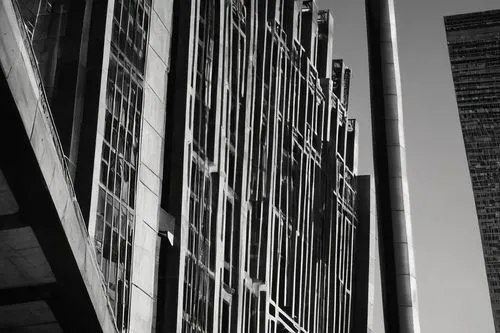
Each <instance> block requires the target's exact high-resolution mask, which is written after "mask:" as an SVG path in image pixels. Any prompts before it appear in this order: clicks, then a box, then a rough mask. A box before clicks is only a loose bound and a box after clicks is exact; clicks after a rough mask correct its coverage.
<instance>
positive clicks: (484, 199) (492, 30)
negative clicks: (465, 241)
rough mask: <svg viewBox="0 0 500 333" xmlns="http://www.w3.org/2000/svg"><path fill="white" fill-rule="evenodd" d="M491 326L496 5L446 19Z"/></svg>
mask: <svg viewBox="0 0 500 333" xmlns="http://www.w3.org/2000/svg"><path fill="white" fill-rule="evenodd" d="M445 26H446V34H447V39H448V49H449V55H450V61H451V70H452V74H453V81H454V84H455V93H456V99H457V104H458V111H459V116H460V122H461V126H462V134H463V139H464V144H465V151H466V154H467V160H468V164H469V172H470V177H471V181H472V188H473V191H474V199H475V204H476V211H477V217H478V220H479V229H480V231H481V238H482V245H483V252H484V259H485V265H486V275H487V278H488V285H489V291H490V298H491V304H492V311H493V317H494V321H495V330H496V332H497V333H498V332H500V171H499V166H500V148H499V147H500V126H499V124H500V10H496V11H487V12H480V13H472V14H463V15H455V16H449V17H446V18H445Z"/></svg>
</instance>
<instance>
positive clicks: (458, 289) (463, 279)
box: [318, 0, 500, 333]
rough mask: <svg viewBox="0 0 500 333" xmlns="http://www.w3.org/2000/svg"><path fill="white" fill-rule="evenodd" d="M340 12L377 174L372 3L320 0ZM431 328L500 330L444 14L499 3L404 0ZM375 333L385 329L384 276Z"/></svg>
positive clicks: (409, 142)
mask: <svg viewBox="0 0 500 333" xmlns="http://www.w3.org/2000/svg"><path fill="white" fill-rule="evenodd" d="M318 5H319V7H320V8H322V9H324V8H330V9H332V10H333V14H334V17H335V46H334V48H335V56H336V57H339V58H343V59H345V61H346V63H347V64H348V66H350V67H351V69H352V70H353V79H352V86H351V94H350V114H351V116H352V117H355V118H357V119H359V120H360V122H361V133H360V149H359V154H360V173H372V170H373V168H372V160H371V139H370V135H371V134H370V131H371V129H370V116H369V112H370V109H369V91H368V65H367V53H366V27H365V11H364V0H318ZM395 7H396V21H397V28H398V45H399V59H400V65H401V78H402V90H403V108H404V126H405V138H406V150H407V165H408V182H409V189H410V200H411V209H412V210H411V213H412V222H413V239H414V244H415V257H416V269H417V286H418V292H419V308H420V322H421V331H422V332H423V333H424V332H425V333H446V332H450V333H476V332H477V333H493V332H494V329H493V320H492V315H491V307H490V304H489V296H488V290H487V284H486V274H485V270H484V260H483V257H482V251H481V241H480V237H479V228H478V225H477V217H476V213H475V208H474V201H473V195H472V190H471V184H470V178H469V174H468V169H467V162H466V159H465V150H464V145H463V140H462V135H461V130H460V123H459V119H458V111H457V105H456V101H455V95H454V91H453V82H452V78H451V71H450V63H449V59H448V53H447V52H448V50H447V46H446V37H445V31H444V24H443V16H445V15H452V14H460V13H466V12H474V11H482V10H489V9H499V8H500V1H498V0H395ZM376 276H377V277H376V283H377V286H376V294H375V296H376V300H375V306H376V309H375V325H374V328H375V332H376V333H383V332H384V331H383V323H382V310H381V298H380V287H379V277H378V272H377V274H376Z"/></svg>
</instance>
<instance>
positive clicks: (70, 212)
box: [0, 0, 117, 332]
mask: <svg viewBox="0 0 500 333" xmlns="http://www.w3.org/2000/svg"><path fill="white" fill-rule="evenodd" d="M19 20H20V17H18V16H17V15H16V10H15V4H14V3H13V1H12V0H5V1H1V2H0V31H2V35H1V38H0V63H1V67H2V71H3V73H4V75H5V78H6V80H7V83H8V85H9V88H10V91H11V93H12V96H13V98H14V100H15V102H16V105H17V108H18V110H19V114H20V117H21V119H22V122H23V124H24V127H25V129H26V133H27V135H28V138H29V140H30V142H31V146H32V149H33V152H34V155H35V156H36V159H37V161H38V163H39V167H40V170H41V172H42V175H43V177H44V180H45V183H46V185H47V188H48V191H49V193H50V195H51V197H52V200H53V203H54V206H55V208H56V210H57V213H58V215H59V218H60V223H61V225H62V228H63V230H64V232H65V234H66V237H67V239H68V243H69V244H70V247H71V250H72V252H73V256H74V258H75V261H76V263H77V266H78V268H79V270H80V273H81V275H82V277H83V281H84V283H85V287H86V289H87V292H88V294H89V296H90V298H91V301H92V304H93V306H94V310H95V313H96V314H97V317H98V319H99V322H100V325H101V327H102V330H103V332H116V331H117V330H116V328H115V324H114V321H113V316H112V313H111V309H110V307H109V306H108V302H107V297H106V293H105V290H104V287H103V281H102V279H101V275H100V273H99V268H98V266H97V261H96V257H95V252H94V247H93V244H92V242H91V241H90V238H89V235H88V234H87V230H86V228H85V222H84V220H83V217H82V215H81V212H80V209H79V206H78V204H76V202H75V201H74V191H73V190H72V185H71V184H70V183H69V173H68V172H67V170H66V169H65V166H64V165H63V164H62V162H63V154H62V148H61V146H60V143H59V142H58V141H57V140H56V139H55V133H56V129H55V127H54V126H53V123H52V122H51V117H50V110H49V108H48V102H47V99H46V97H45V95H44V93H43V91H42V90H41V89H40V88H39V85H40V84H41V78H40V76H39V73H38V71H37V70H36V69H35V68H33V64H34V63H35V62H34V57H35V56H34V53H32V52H31V50H29V49H28V48H27V45H26V44H25V40H26V35H25V33H24V31H21V29H20V26H19V22H20V21H19ZM21 24H22V23H21Z"/></svg>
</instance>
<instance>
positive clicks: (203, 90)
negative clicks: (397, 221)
mask: <svg viewBox="0 0 500 333" xmlns="http://www.w3.org/2000/svg"><path fill="white" fill-rule="evenodd" d="M0 31H2V34H1V35H0V63H1V67H2V74H1V81H0V91H1V92H2V95H3V96H4V99H3V105H4V107H3V110H2V113H1V114H0V142H2V144H1V147H2V152H3V156H4V158H1V159H0V171H1V172H0V268H1V269H0V330H7V331H8V330H11V331H19V332H25V331H26V332H32V331H37V332H62V331H64V332H75V331H82V332H136V333H139V332H141V333H142V332H169V333H170V332H179V333H184V332H207V333H208V332H214V333H215V332H221V333H229V332H242V333H243V332H248V333H257V332H258V333H267V332H269V333H281V332H297V331H299V330H300V332H304V333H319V332H336V333H347V332H352V331H353V327H354V319H356V320H360V321H359V323H362V322H363V320H364V321H365V322H364V323H362V324H363V325H365V324H366V323H368V321H367V319H366V318H364V319H363V318H361V317H365V316H368V314H369V312H370V311H369V307H370V302H369V300H368V293H369V288H368V284H369V283H370V279H369V277H370V276H371V275H370V274H368V273H367V272H370V271H371V269H368V268H366V267H365V265H370V262H371V264H373V262H372V260H371V257H370V253H372V252H373V250H371V251H370V248H373V246H371V247H370V246H369V244H368V243H369V242H372V241H373V232H371V231H370V230H371V229H370V228H373V224H371V217H370V207H371V205H372V204H373V200H372V199H370V193H369V192H370V187H371V186H370V180H369V179H367V178H366V177H363V178H359V179H360V184H361V185H360V191H363V192H362V193H361V194H363V195H362V196H360V194H358V188H357V185H356V183H357V179H358V178H357V136H358V132H357V124H356V121H355V120H352V119H349V118H348V114H347V111H348V100H349V82H350V78H351V71H350V70H349V68H347V67H346V65H345V64H344V62H343V61H341V60H334V59H333V16H332V14H331V13H330V12H329V11H320V10H318V8H317V5H316V2H315V1H313V0H298V1H297V0H296V1H283V0H268V1H260V0H245V1H243V0H232V1H226V0H201V1H195V0H108V1H99V0H86V1H80V0H78V1H77V0H73V1H72V0H17V1H16V0H6V1H2V2H0ZM365 191H366V193H365ZM358 197H362V198H365V199H366V202H363V203H359V202H358V201H359V200H358ZM358 215H359V217H358ZM358 230H360V234H359V235H358ZM358 242H363V246H360V247H358V246H357V243H358ZM358 260H359V263H364V264H360V265H356V262H358ZM370 267H371V266H370ZM365 285H366V286H365ZM358 286H359V287H358ZM356 302H360V304H361V303H362V306H360V307H355V306H354V305H355V303H356ZM365 326H366V325H365ZM359 327H361V326H359ZM360 330H361V331H362V330H363V329H360Z"/></svg>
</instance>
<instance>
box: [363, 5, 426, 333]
mask: <svg viewBox="0 0 500 333" xmlns="http://www.w3.org/2000/svg"><path fill="white" fill-rule="evenodd" d="M366 19H367V29H368V54H369V67H370V95H371V109H372V135H373V150H374V164H375V188H376V195H377V215H378V218H379V219H378V221H379V223H378V224H379V226H378V228H379V251H380V264H381V278H382V297H383V305H384V320H385V328H386V332H398V333H416V332H420V325H419V318H418V305H417V303H418V302H417V286H416V278H415V264H414V255H413V242H412V233H411V218H410V200H409V196H408V185H407V178H406V159H405V144H404V134H403V108H402V100H401V79H400V71H399V61H398V53H397V38H396V20H395V11H394V0H366Z"/></svg>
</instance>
